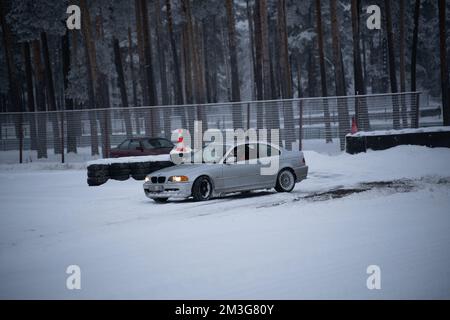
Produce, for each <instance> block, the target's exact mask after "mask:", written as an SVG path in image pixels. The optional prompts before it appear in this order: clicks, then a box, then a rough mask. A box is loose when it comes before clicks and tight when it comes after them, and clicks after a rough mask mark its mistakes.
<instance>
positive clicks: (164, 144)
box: [156, 139, 173, 148]
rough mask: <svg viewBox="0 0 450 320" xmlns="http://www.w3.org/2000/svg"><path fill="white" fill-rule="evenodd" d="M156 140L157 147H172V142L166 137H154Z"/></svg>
mask: <svg viewBox="0 0 450 320" xmlns="http://www.w3.org/2000/svg"><path fill="white" fill-rule="evenodd" d="M156 141H157V142H158V145H159V147H158V148H172V147H173V143H172V142H170V141H169V140H166V139H156Z"/></svg>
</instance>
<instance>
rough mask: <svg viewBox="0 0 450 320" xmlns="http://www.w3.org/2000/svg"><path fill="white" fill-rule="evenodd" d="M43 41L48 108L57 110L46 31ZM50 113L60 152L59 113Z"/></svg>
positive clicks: (54, 140) (55, 148)
mask: <svg viewBox="0 0 450 320" xmlns="http://www.w3.org/2000/svg"><path fill="white" fill-rule="evenodd" d="M41 43H42V54H43V58H44V65H45V87H46V89H47V104H48V110H49V111H56V109H57V108H56V97H55V87H54V84H53V73H52V65H51V63H50V54H49V50H48V40H47V33H46V32H41ZM49 115H50V121H51V123H52V131H53V149H54V152H55V154H60V153H61V152H62V149H61V138H60V135H59V125H58V114H57V113H50V114H49Z"/></svg>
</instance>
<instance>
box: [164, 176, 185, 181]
mask: <svg viewBox="0 0 450 320" xmlns="http://www.w3.org/2000/svg"><path fill="white" fill-rule="evenodd" d="M169 181H170V182H187V181H189V178H188V177H186V176H171V177H169Z"/></svg>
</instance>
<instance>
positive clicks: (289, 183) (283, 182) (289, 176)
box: [275, 169, 296, 192]
mask: <svg viewBox="0 0 450 320" xmlns="http://www.w3.org/2000/svg"><path fill="white" fill-rule="evenodd" d="M295 180H296V179H295V174H294V172H292V170H289V169H283V170H281V171H280V172H279V173H278V176H277V183H276V185H275V190H276V191H278V192H291V191H292V189H294V187H295Z"/></svg>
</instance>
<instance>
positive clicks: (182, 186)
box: [144, 181, 192, 199]
mask: <svg viewBox="0 0 450 320" xmlns="http://www.w3.org/2000/svg"><path fill="white" fill-rule="evenodd" d="M155 186H157V187H159V188H161V191H154V190H152V188H153V187H155ZM144 192H145V195H146V196H147V197H148V198H150V199H156V198H188V197H190V196H191V194H192V182H166V183H152V182H150V181H147V182H145V183H144Z"/></svg>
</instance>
